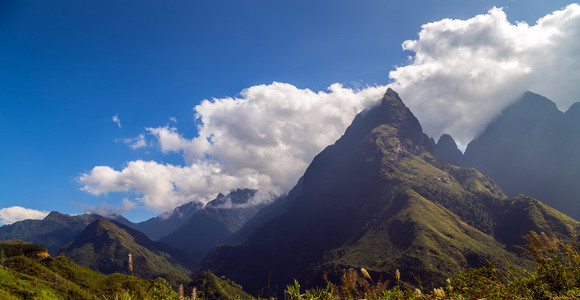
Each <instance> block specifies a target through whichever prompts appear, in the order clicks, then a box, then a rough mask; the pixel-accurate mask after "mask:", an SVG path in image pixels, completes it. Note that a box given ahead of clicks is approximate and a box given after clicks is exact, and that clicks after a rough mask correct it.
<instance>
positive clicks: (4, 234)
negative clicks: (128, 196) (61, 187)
mask: <svg viewBox="0 0 580 300" xmlns="http://www.w3.org/2000/svg"><path fill="white" fill-rule="evenodd" d="M98 218H100V217H99V216H97V215H94V214H84V215H80V216H70V215H65V214H61V213H58V212H55V211H53V212H51V213H50V214H49V215H48V216H46V217H45V218H44V219H43V220H24V221H20V222H16V223H14V224H10V225H4V226H0V241H3V240H23V241H26V242H28V243H33V244H39V245H43V246H45V247H47V248H48V250H49V251H50V252H51V253H52V251H54V250H56V249H57V248H59V247H62V245H64V244H66V243H67V242H68V241H70V240H71V239H73V238H74V237H75V236H76V235H77V234H79V232H81V231H82V230H83V229H84V228H85V227H87V225H89V224H90V223H91V222H93V221H95V220H96V219H98Z"/></svg>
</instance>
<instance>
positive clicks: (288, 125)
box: [79, 82, 385, 212]
mask: <svg viewBox="0 0 580 300" xmlns="http://www.w3.org/2000/svg"><path fill="white" fill-rule="evenodd" d="M384 92H385V89H384V87H368V88H365V89H362V90H353V89H349V88H344V87H343V86H341V85H340V84H334V85H332V86H330V87H329V89H328V91H320V92H314V91H311V90H308V89H299V88H297V87H295V86H292V85H290V84H284V83H277V82H274V83H272V84H270V85H259V86H253V87H250V88H248V89H247V90H244V91H243V92H242V93H241V96H240V97H239V98H223V99H212V100H204V101H203V102H202V103H201V104H199V105H198V106H196V107H195V112H196V117H197V118H198V120H199V121H200V124H201V125H199V128H198V132H199V136H197V137H195V138H193V139H187V138H185V137H183V136H182V135H180V134H179V133H178V132H177V129H176V128H173V127H169V126H166V127H158V128H147V129H146V130H147V131H148V132H149V133H150V134H151V135H153V136H155V137H156V139H157V141H158V143H159V146H160V149H161V151H162V152H165V153H169V152H176V153H181V154H182V155H183V157H184V160H185V162H186V163H185V166H176V165H171V164H161V163H157V162H154V161H149V162H146V161H131V162H128V163H127V165H126V166H125V167H124V168H123V169H122V170H120V171H117V170H114V169H112V168H110V167H107V166H97V167H94V168H93V169H92V170H91V171H90V172H88V173H85V174H83V175H82V176H80V177H79V182H80V183H81V184H82V185H83V187H82V189H83V190H84V191H87V192H89V193H91V194H94V195H101V194H107V193H109V192H134V193H135V194H137V195H139V196H137V197H138V198H137V200H138V201H140V202H142V203H143V204H144V205H145V206H146V207H148V208H150V209H153V210H155V211H157V212H161V211H167V210H170V209H173V208H174V207H175V206H177V205H179V204H182V203H185V202H188V201H200V202H202V203H205V202H207V201H209V200H212V199H213V197H215V195H216V194H217V193H219V192H222V193H227V192H229V191H230V190H232V189H235V188H253V189H258V190H259V191H260V194H259V195H258V197H259V198H260V199H262V200H264V201H266V200H267V199H269V198H271V194H276V195H277V194H281V193H285V192H287V191H288V190H289V189H290V188H291V187H292V186H294V184H296V182H297V180H298V179H299V177H300V176H301V175H302V174H303V172H304V171H305V169H306V167H307V166H308V164H309V163H310V162H311V160H312V159H313V158H314V156H315V155H316V154H318V153H319V152H320V151H321V150H322V149H323V148H324V147H326V146H327V145H329V144H332V143H334V141H335V140H336V139H338V138H339V137H340V136H341V135H342V134H343V133H344V131H345V129H346V127H347V126H348V125H349V124H350V123H351V122H352V119H353V118H354V116H355V115H356V114H357V113H358V112H360V111H361V110H363V109H364V108H365V107H368V106H371V105H373V104H375V103H377V102H378V101H379V100H380V99H381V97H382V95H383V93H384Z"/></svg>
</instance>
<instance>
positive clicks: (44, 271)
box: [0, 245, 178, 300]
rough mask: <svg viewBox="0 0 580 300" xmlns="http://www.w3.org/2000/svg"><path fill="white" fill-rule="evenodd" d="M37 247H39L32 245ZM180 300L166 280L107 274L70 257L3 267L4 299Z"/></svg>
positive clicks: (17, 259) (8, 261)
mask: <svg viewBox="0 0 580 300" xmlns="http://www.w3.org/2000/svg"><path fill="white" fill-rule="evenodd" d="M31 246H37V247H40V246H38V245H31ZM116 297H121V298H122V299H127V298H128V297H133V298H134V299H178V295H177V293H176V292H175V291H173V290H172V288H171V286H170V285H169V284H167V282H165V281H164V280H163V279H156V280H144V279H140V278H136V277H131V276H128V275H122V274H113V275H103V274H100V273H97V272H95V271H92V270H90V269H88V268H85V267H81V266H79V265H77V264H75V263H74V262H72V261H71V260H70V259H68V258H66V257H62V256H59V257H54V258H50V257H49V258H47V259H44V260H38V259H33V258H29V257H25V256H12V257H9V258H5V259H4V260H3V261H2V264H0V299H75V300H77V299H115V298H116Z"/></svg>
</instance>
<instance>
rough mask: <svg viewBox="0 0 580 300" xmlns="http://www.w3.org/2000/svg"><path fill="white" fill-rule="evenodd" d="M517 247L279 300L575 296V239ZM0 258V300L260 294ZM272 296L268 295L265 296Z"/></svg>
mask: <svg viewBox="0 0 580 300" xmlns="http://www.w3.org/2000/svg"><path fill="white" fill-rule="evenodd" d="M524 238H525V240H526V242H527V243H526V245H525V246H524V247H522V248H521V250H522V251H523V252H524V253H525V254H526V255H527V256H529V257H530V258H532V259H533V261H534V267H533V268H532V269H528V270H526V269H522V268H520V267H516V266H515V265H513V264H511V263H509V262H507V263H506V265H505V266H502V267H494V266H491V265H490V266H488V267H485V268H479V269H471V270H466V271H462V272H460V273H458V274H456V275H455V276H454V277H452V278H450V279H447V280H446V281H444V282H442V283H441V285H440V286H431V287H424V286H421V284H420V283H415V284H409V283H406V282H403V281H400V280H399V278H400V274H399V271H398V270H396V271H395V274H396V276H395V278H396V280H395V282H383V281H380V280H376V279H374V278H372V277H371V276H370V274H369V273H368V272H367V270H365V269H362V268H361V269H359V270H355V269H348V270H344V271H343V274H342V277H341V279H340V282H337V283H332V282H327V285H326V287H323V288H322V287H319V288H314V289H307V290H303V289H301V286H300V283H299V282H298V281H294V283H293V284H290V285H288V286H287V287H286V289H285V291H284V298H285V299H292V300H303V299H329V300H330V299H369V300H371V299H376V300H387V299H485V298H487V299H577V298H578V297H580V253H579V251H578V245H577V244H574V245H570V244H569V243H563V242H561V241H560V240H558V239H557V238H555V237H551V236H548V235H546V234H544V233H541V234H538V233H535V232H529V233H528V234H527V235H526V236H525V237H524ZM6 252H7V251H5V252H4V255H5V256H2V260H1V261H0V299H124V300H129V299H180V300H181V299H264V298H254V297H252V296H250V295H248V294H246V293H245V292H244V291H243V290H242V288H241V286H239V285H237V284H235V283H233V282H231V281H229V280H227V279H225V278H223V277H222V278H220V277H217V276H215V275H213V274H212V273H209V272H202V273H200V274H199V275H198V276H197V277H195V278H194V279H193V280H192V281H191V282H189V283H188V284H186V285H185V287H184V286H183V285H182V286H180V287H179V289H177V290H174V289H173V288H172V287H171V285H170V284H168V283H167V282H166V281H165V280H163V279H161V278H159V279H155V280H144V279H140V278H137V277H134V276H129V275H124V274H112V275H103V274H100V273H97V272H94V271H92V270H90V269H88V268H84V267H81V266H79V265H77V264H75V263H74V262H72V261H71V260H70V259H68V258H66V257H55V258H50V257H49V258H45V259H43V260H39V259H36V258H31V257H27V256H24V255H15V256H9V257H7V255H6ZM270 299H274V298H270Z"/></svg>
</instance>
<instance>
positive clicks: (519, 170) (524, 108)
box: [435, 92, 580, 220]
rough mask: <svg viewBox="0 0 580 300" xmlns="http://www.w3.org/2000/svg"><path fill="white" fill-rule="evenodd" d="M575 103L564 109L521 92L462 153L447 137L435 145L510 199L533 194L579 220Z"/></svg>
mask: <svg viewBox="0 0 580 300" xmlns="http://www.w3.org/2000/svg"><path fill="white" fill-rule="evenodd" d="M579 149H580V103H575V104H574V105H572V106H571V107H570V108H569V109H568V110H567V111H566V112H565V113H564V112H562V111H560V110H558V108H557V107H556V104H554V102H552V101H551V100H549V99H547V98H545V97H543V96H541V95H538V94H534V93H532V92H527V93H525V94H524V95H523V96H522V97H521V98H520V99H519V100H518V101H516V102H515V103H514V104H512V105H511V106H509V107H508V108H506V109H505V110H504V111H503V112H502V113H501V114H500V115H499V116H498V117H497V118H496V119H495V120H494V121H493V122H492V123H490V124H489V126H487V128H486V129H485V130H484V131H483V132H482V133H481V134H480V135H479V136H477V137H476V138H475V139H474V140H473V141H472V142H471V143H469V145H468V146H467V148H466V150H465V154H464V155H463V154H462V153H461V152H460V151H459V150H458V149H457V145H456V144H455V141H453V138H452V137H450V136H449V135H443V136H442V137H441V138H440V139H439V141H438V142H437V144H436V146H435V154H436V156H437V157H438V158H439V159H440V160H442V161H445V162H449V163H452V164H455V165H459V166H465V167H473V168H476V169H477V170H479V171H481V172H482V173H483V174H485V175H488V176H490V177H492V178H493V180H494V181H495V182H496V183H497V184H498V185H499V186H500V187H501V188H502V190H503V191H505V193H506V194H507V195H509V196H511V197H514V196H517V195H519V194H524V195H526V196H530V197H534V198H536V199H538V200H540V201H542V202H544V203H546V204H548V205H550V206H552V207H554V208H556V209H558V210H560V211H562V212H564V213H566V214H567V215H568V216H570V217H572V218H574V219H576V220H580V185H579V184H578V183H579V182H580V155H579V153H580V152H579Z"/></svg>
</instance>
